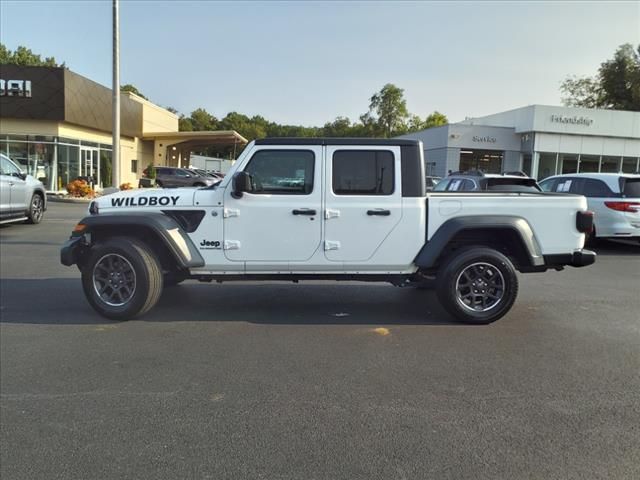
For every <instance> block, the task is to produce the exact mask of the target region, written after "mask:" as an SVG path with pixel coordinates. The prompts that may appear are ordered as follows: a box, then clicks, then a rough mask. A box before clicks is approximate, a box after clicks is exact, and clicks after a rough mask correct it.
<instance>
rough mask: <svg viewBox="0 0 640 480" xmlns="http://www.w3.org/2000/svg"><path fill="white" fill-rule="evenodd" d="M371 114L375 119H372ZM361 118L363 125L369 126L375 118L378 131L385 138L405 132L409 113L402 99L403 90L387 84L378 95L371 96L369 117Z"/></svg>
mask: <svg viewBox="0 0 640 480" xmlns="http://www.w3.org/2000/svg"><path fill="white" fill-rule="evenodd" d="M373 113H375V115H376V116H377V117H373V116H372V114H373ZM365 115H367V114H365ZM363 117H364V118H363ZM363 117H361V120H363V124H365V125H366V124H367V123H369V124H370V123H371V121H372V120H373V119H374V118H375V123H377V126H378V129H379V130H380V131H381V132H382V134H383V135H384V136H385V137H391V136H392V135H393V134H394V133H395V132H398V131H403V130H406V125H407V123H406V122H407V119H408V118H409V111H408V110H407V102H406V100H405V99H404V90H403V89H402V88H398V87H396V86H395V85H393V84H392V83H387V84H386V85H385V86H384V87H382V89H381V90H380V91H379V92H378V93H375V94H373V96H372V97H371V99H370V103H369V116H368V117H365V116H363Z"/></svg>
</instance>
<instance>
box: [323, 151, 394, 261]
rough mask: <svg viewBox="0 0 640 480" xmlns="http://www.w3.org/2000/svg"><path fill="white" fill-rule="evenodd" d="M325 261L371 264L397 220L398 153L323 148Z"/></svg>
mask: <svg viewBox="0 0 640 480" xmlns="http://www.w3.org/2000/svg"><path fill="white" fill-rule="evenodd" d="M326 165H327V167H326V168H327V174H326V177H325V185H326V197H325V211H324V222H325V229H324V250H325V257H326V258H327V259H328V260H329V261H334V262H365V261H367V260H368V259H370V258H371V257H372V256H373V255H374V253H375V252H376V250H377V249H378V247H380V245H381V244H382V243H383V242H384V240H385V238H386V237H387V236H388V235H389V234H390V233H391V231H392V230H393V229H394V228H395V226H396V225H397V224H398V223H399V222H400V219H401V218H402V191H401V179H400V147H397V146H366V147H356V146H351V145H349V146H346V145H345V146H328V147H327V150H326Z"/></svg>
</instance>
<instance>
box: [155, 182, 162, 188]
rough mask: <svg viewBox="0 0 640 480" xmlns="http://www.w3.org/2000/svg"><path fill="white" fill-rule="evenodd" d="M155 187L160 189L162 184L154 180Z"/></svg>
mask: <svg viewBox="0 0 640 480" xmlns="http://www.w3.org/2000/svg"><path fill="white" fill-rule="evenodd" d="M156 187H158V188H162V182H161V181H159V180H156Z"/></svg>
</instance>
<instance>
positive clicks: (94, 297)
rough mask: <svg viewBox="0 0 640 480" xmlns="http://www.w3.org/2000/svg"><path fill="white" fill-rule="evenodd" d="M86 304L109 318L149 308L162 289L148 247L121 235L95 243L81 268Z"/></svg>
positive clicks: (158, 270)
mask: <svg viewBox="0 0 640 480" xmlns="http://www.w3.org/2000/svg"><path fill="white" fill-rule="evenodd" d="M82 287H83V289H84V294H85V296H86V297H87V300H88V301H89V304H91V306H92V307H93V308H94V309H95V310H96V312H98V313H99V314H100V315H102V316H104V317H107V318H110V319H112V320H129V319H131V318H134V317H136V316H140V315H143V314H144V313H146V312H147V311H149V310H150V309H151V308H152V307H153V306H154V305H155V304H156V303H157V302H158V299H159V298H160V293H161V292H162V270H161V268H160V263H159V262H158V259H157V258H156V256H155V255H154V254H153V253H152V252H151V250H150V249H149V247H147V246H146V245H145V244H143V243H141V242H139V241H138V240H135V239H131V238H124V237H115V238H110V239H107V240H106V241H104V242H101V243H98V244H96V245H95V246H94V247H93V248H92V249H91V252H90V254H89V257H88V258H87V260H86V262H84V263H83V267H82Z"/></svg>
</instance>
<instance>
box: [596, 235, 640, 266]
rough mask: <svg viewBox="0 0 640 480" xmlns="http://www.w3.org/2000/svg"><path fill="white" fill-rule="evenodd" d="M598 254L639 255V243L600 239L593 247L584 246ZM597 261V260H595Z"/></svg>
mask: <svg viewBox="0 0 640 480" xmlns="http://www.w3.org/2000/svg"><path fill="white" fill-rule="evenodd" d="M586 248H587V249H588V250H593V251H594V252H596V253H597V254H598V255H603V256H609V255H616V256H635V255H640V244H639V243H637V242H634V241H633V240H600V241H599V242H598V243H597V245H595V246H593V247H590V246H588V247H586ZM596 262H597V260H596Z"/></svg>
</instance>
